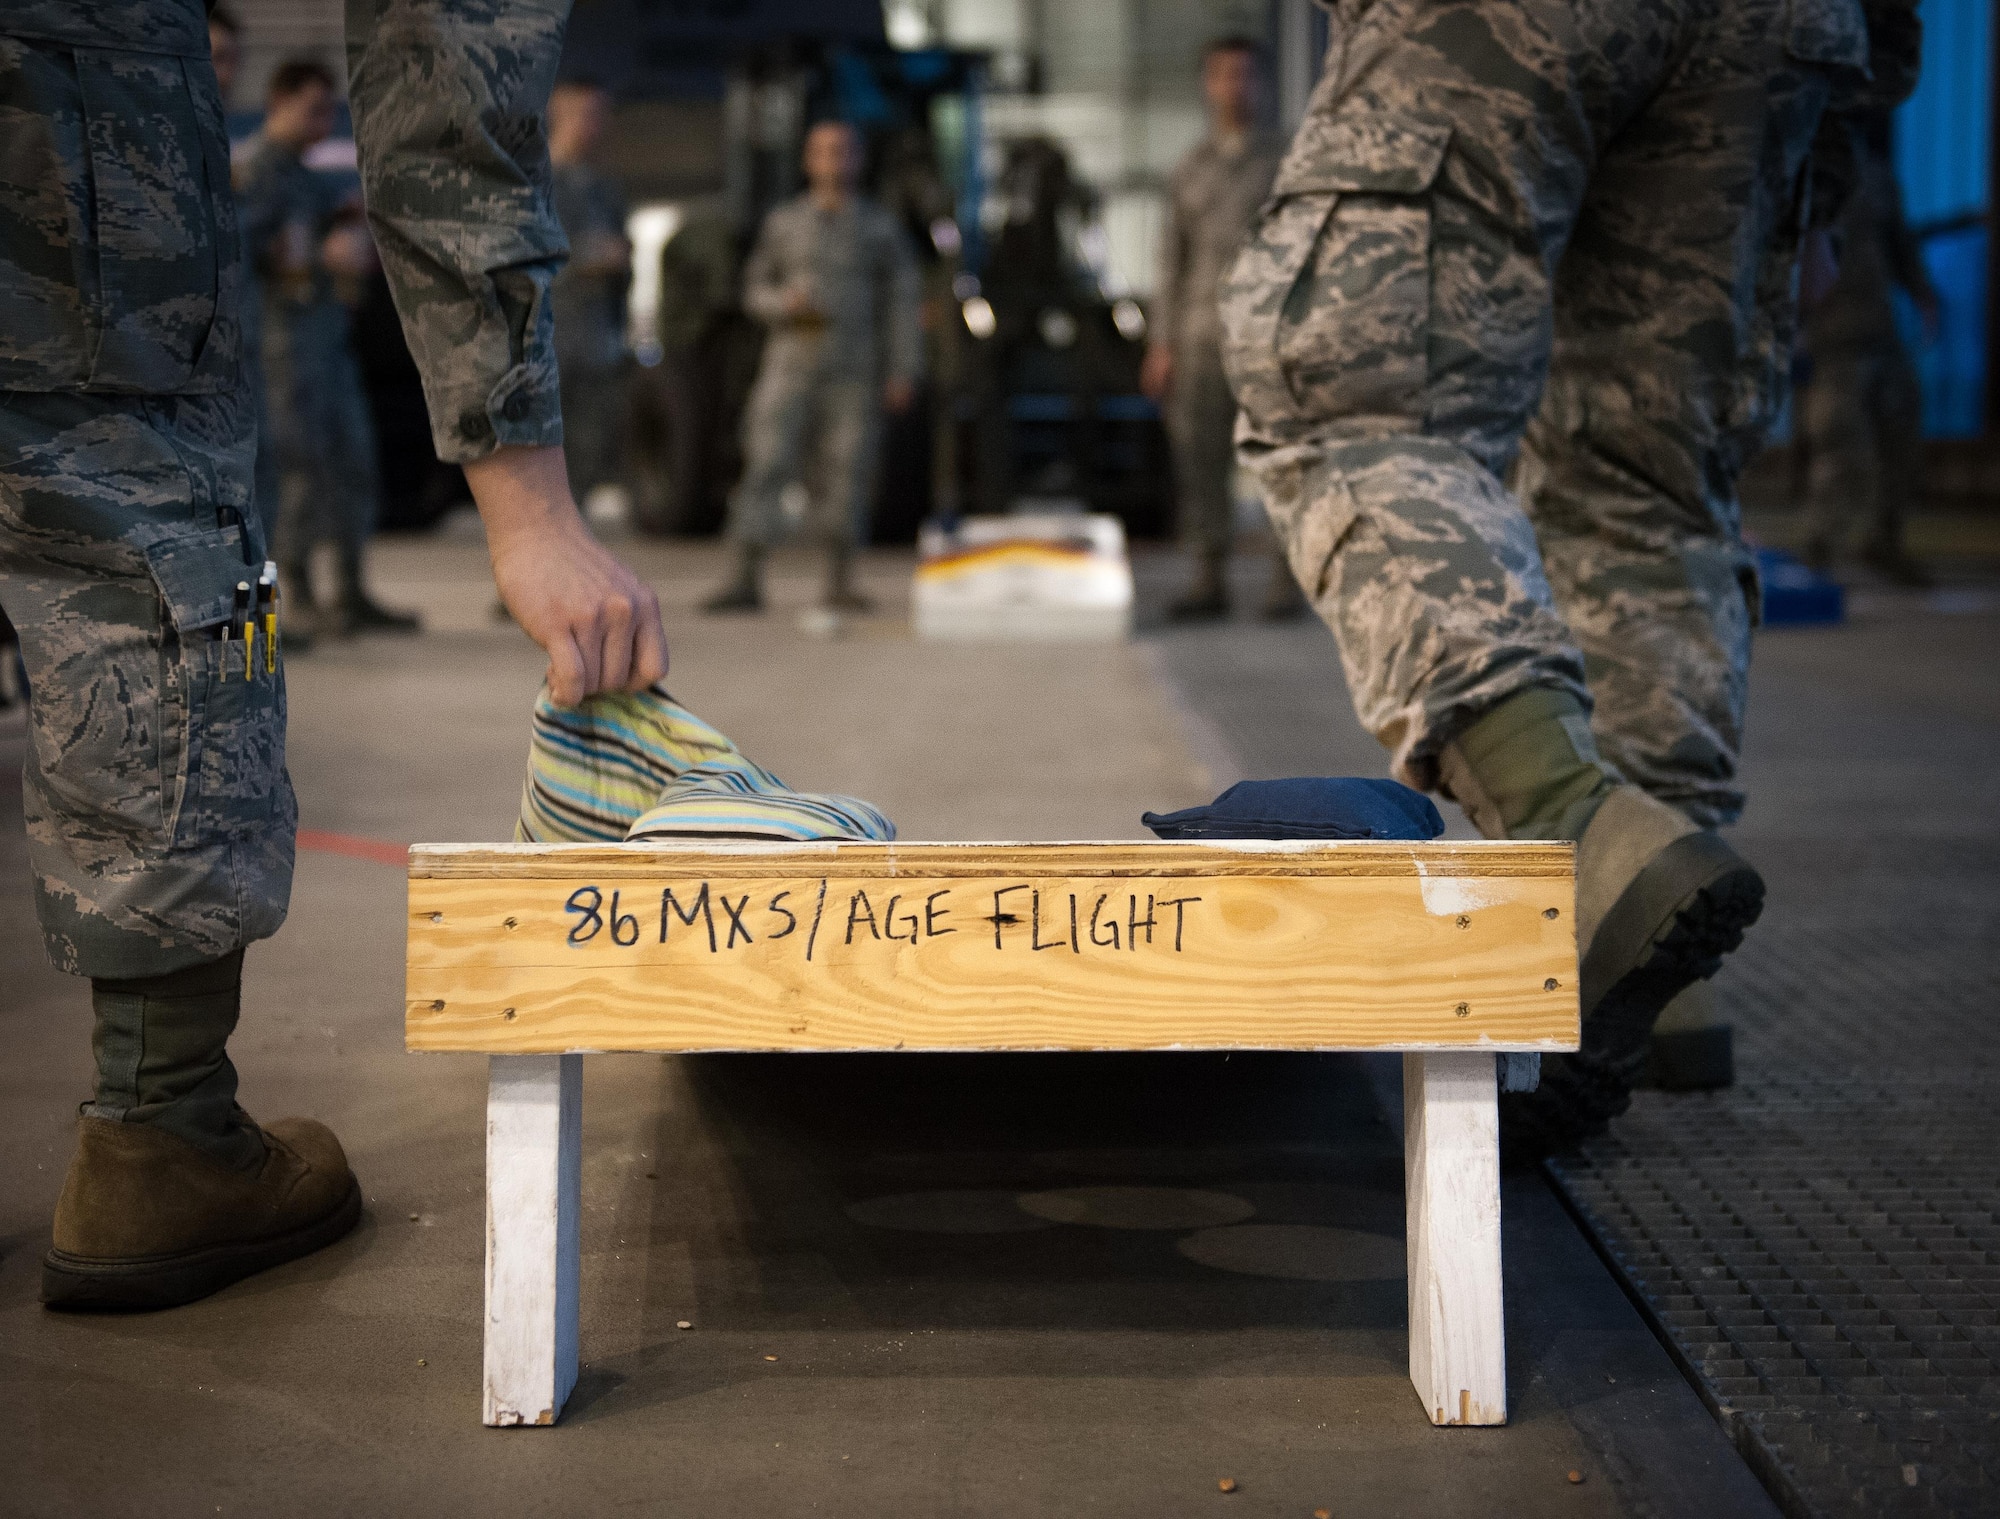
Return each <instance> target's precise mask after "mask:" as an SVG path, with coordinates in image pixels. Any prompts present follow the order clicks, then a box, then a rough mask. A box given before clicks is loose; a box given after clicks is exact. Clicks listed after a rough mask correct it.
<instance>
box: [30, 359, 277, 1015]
mask: <svg viewBox="0 0 2000 1519" xmlns="http://www.w3.org/2000/svg"><path fill="white" fill-rule="evenodd" d="M253 427H254V423H253V420H252V415H251V412H250V408H249V405H248V402H247V400H246V399H245V398H243V397H242V396H241V395H240V394H238V395H218V396H204V397H181V398H169V399H161V400H144V399H136V398H125V397H100V396H82V395H28V394H24V393H20V392H15V393H13V394H10V395H7V396H5V397H4V398H0V603H4V605H5V606H6V608H7V610H8V613H9V615H10V616H11V617H12V618H13V619H14V621H15V623H16V624H17V625H18V626H19V628H20V630H21V638H22V654H23V657H24V659H25V661H26V664H27V668H28V674H29V680H30V683H31V702H30V719H29V740H30V751H29V763H28V765H27V766H26V768H25V771H24V774H23V780H22V785H23V791H24V793H25V804H26V806H25V810H26V813H27V827H28V849H29V859H30V862H31V864H32V866H33V869H34V872H35V878H36V907H37V911H38V914H39V917H40V920H41V926H42V932H43V938H44V942H45V944H46V946H47V949H48V954H49V957H50V959H51V960H52V961H53V962H54V963H55V965H56V966H57V968H58V969H61V970H65V971H69V972H72V973H74V974H78V975H88V976H107V977H134V976H153V975H162V974H165V973H167V972H169V971H174V970H179V969H182V968H184V967H186V966H189V965H194V964H198V963H201V962H203V961H207V960H213V959H218V958H220V957H221V956H223V955H226V954H229V953H230V952H232V951H234V950H236V949H239V948H241V947H242V946H244V945H245V944H247V943H249V942H251V941H252V940H255V939H260V938H264V937H266V936H268V935H270V934H272V933H274V932H276V931H277V928H278V926H279V925H280V924H281V923H282V922H283V921H284V917H285V909H286V905H287V903H288V901H289V898H290V894H291V875H292V848H293V832H294V826H295V823H296V820H297V813H296V808H295V805H294V802H293V799H292V791H291V783H290V781H289V779H288V778H287V776H286V774H285V762H284V735H285V695H284V680H283V672H282V667H281V668H280V671H279V673H278V674H276V675H266V674H264V673H263V670H262V660H261V654H262V650H261V648H260V650H259V656H260V657H259V662H258V671H257V675H256V678H255V679H253V680H250V681H245V680H244V678H243V668H242V663H241V661H242V645H241V644H240V643H235V642H231V643H227V644H225V643H223V642H221V641H219V640H217V639H216V638H214V637H213V631H214V627H215V625H216V624H217V623H218V622H220V621H221V620H222V619H224V618H225V617H227V615H228V610H229V605H230V592H231V589H232V588H233V587H234V585H235V584H236V582H237V581H239V580H241V579H246V578H250V579H254V575H255V572H254V569H253V568H252V566H253V565H255V564H260V563H261V561H262V557H263V554H264V546H263V537H262V532H261V528H259V527H258V526H257V525H256V523H255V518H254V512H253V511H252V509H251V497H250V476H251V469H252V449H253V438H254V432H253ZM243 519H248V521H249V523H250V529H251V530H250V534H249V538H248V540H247V541H246V539H245V536H244V531H243V528H242V527H240V526H238V525H236V524H237V522H238V521H239V520H243ZM219 522H220V524H221V525H218V523H219Z"/></svg>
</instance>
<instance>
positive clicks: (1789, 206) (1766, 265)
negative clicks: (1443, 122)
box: [1514, 3, 1829, 827]
mask: <svg viewBox="0 0 2000 1519" xmlns="http://www.w3.org/2000/svg"><path fill="white" fill-rule="evenodd" d="M1810 11H1811V7H1810V6H1799V7H1794V8H1793V9H1792V10H1791V11H1789V12H1788V11H1785V10H1782V9H1774V8H1772V7H1767V6H1758V5H1752V4H1748V3H1736V4H1723V5H1720V6H1717V7H1715V8H1714V13H1713V15H1712V16H1711V17H1709V18H1707V19H1706V20H1705V22H1704V24H1703V26H1702V27H1701V28H1700V29H1699V30H1697V31H1696V32H1695V33H1694V34H1693V35H1692V36H1691V37H1690V38H1689V42H1690V46H1688V47H1687V49H1686V50H1685V51H1684V52H1683V53H1682V54H1681V55H1680V57H1679V58H1678V59H1677V61H1676V64H1675V67H1674V69H1673V70H1672V71H1671V72H1670V73H1669V75H1668V76H1667V78H1666V79H1665V80H1664V81H1663V82H1662V84H1661V86H1660V88H1659V89H1658V90H1657V91H1656V92H1655V93H1654V94H1653V95H1652V97H1651V98H1650V99H1649V100H1648V101H1647V102H1646V105H1645V108H1644V109H1643V110H1642V111H1641V112H1640V113H1639V114H1638V115H1637V116H1636V117H1634V118H1633V119H1632V120H1630V121H1629V122H1627V123H1626V124H1625V125H1624V126H1623V128H1622V129H1621V130H1620V132H1619V133H1618V135H1617V136H1616V137H1615V138H1614V139H1613V140H1612V141H1611V142H1610V144H1609V145H1608V146H1607V147H1606V149H1605V150H1604V152H1603V154H1602V156H1601V157H1600V158H1599V160H1598V163H1597V166H1596V170H1595V172H1594V173H1593V175H1592V178H1591V184H1590V188H1589V190H1588V192H1587V193H1586V195H1585V197H1584V201H1583V204H1582V206H1581V208H1580V210H1579V213H1578V216H1577V219H1576V224H1575V228H1574V230H1573V232H1572V234H1571V237H1570V243H1569V248H1568V251H1567V252H1566V254H1565V256H1564V258H1563V262H1562V264H1561V266H1560V268H1559V269H1558V271H1557V278H1556V290H1555V344H1554V354H1553V359H1552V363H1551V366H1550V372H1549V380H1548V386H1547V389H1546V391H1545V393H1544V395H1543V398H1542V403H1541V407H1540V409H1539V411H1538V412H1537V414H1536V417H1535V419H1534V421H1533V423H1532V424H1531V425H1530V427H1529V429H1528V433H1527V438H1526V444H1525V447H1524V449H1523V452H1522V454H1521V458H1520V464H1519V468H1518V470H1517V472H1516V475H1515V480H1514V484H1515V485H1516V487H1517V488H1518V490H1519V492H1520V495H1521V498H1522V500H1523V501H1524V502H1525V503H1526V505H1527V508H1528V511H1529V515H1530V517H1531V518H1532V519H1533V521H1534V524H1535V529H1536V533H1537V536H1538V538H1539V540H1540V543H1541V549H1542V559H1543V563H1544V565H1545V566H1546V568H1547V570H1548V575H1549V580H1550V582H1551V584H1552V586H1553V588H1554V591H1555V596H1556V604H1557V606H1558V607H1559V608H1560V610H1561V612H1562V614H1563V617H1564V620H1565V621H1566V622H1567V623H1568V624H1569V628H1570V631H1571V633H1572V634H1573V635H1574V636H1575V638H1576V641H1577V644H1578V647H1579V648H1581V649H1582V651H1583V655H1584V662H1585V668H1586V671H1587V673H1588V678H1589V683H1590V689H1591V694H1592V696H1593V698H1594V700H1595V710H1594V712H1593V716H1592V726H1593V729H1594V731H1595V733H1596V736H1597V740H1598V747H1599V749H1600V751H1601V752H1602V753H1603V755H1604V757H1605V758H1606V759H1607V760H1609V761H1610V762H1611V763H1612V764H1613V765H1614V766H1616V767H1617V768H1618V769H1619V770H1620V771H1621V772H1622V773H1623V774H1624V775H1625V777H1626V778H1627V779H1628V780H1631V781H1633V782H1635V783H1636V784H1638V785H1641V786H1643V787H1645V788H1646V790H1647V791H1649V792H1651V793H1652V794H1653V795H1655V796H1657V797H1659V798H1660V799H1661V800H1662V801H1666V802H1669V803H1672V804H1673V805H1675V806H1677V807H1679V808H1681V809H1682V810H1683V811H1684V812H1686V813H1687V814H1688V815H1689V816H1690V817H1691V818H1693V819H1694V820H1695V821H1696V822H1698V823H1700V824H1702V825H1704V826H1708V827H1714V826H1717V825H1720V824H1723V823H1727V822H1733V821H1734V820H1735V819H1736V818H1737V817H1738V816H1739V815H1740V814H1741V812H1742V810H1743V805H1744V794H1743V791H1742V787H1741V784H1740V782H1739V778H1738V763H1739V757H1740V754H1741V750H1742V742H1743V723H1744V711H1745V705H1746V701H1747V696H1748V683H1749V669H1750V638H1751V629H1752V626H1753V624H1754V622H1755V620H1756V617H1757V615H1758V609H1759V596H1760V593H1759V588H1758V584H1757V570H1756V560H1755V558H1754V556H1753V555H1752V554H1751V552H1750V550H1749V549H1748V548H1747V547H1746V546H1745V544H1744V542H1743V539H1742V519H1741V510H1740V507H1739V505H1738V501H1737V494H1736V488H1737V479H1738V477H1739V475H1740V474H1741V472H1742V468H1743V464H1744V461H1745V460H1746V459H1748V458H1749V457H1750V456H1751V455H1752V454H1753V453H1755V452H1756V450H1758V449H1759V448H1761V447H1762V446H1763V442H1764V439H1765V436H1766V434H1767V433H1768V431H1769V429H1770V426H1771V424H1772V423H1773V421H1775V419H1776V417H1777V413H1778V411H1779V409H1780V407H1781V405H1782V403H1783V397H1784V394H1785V391H1786V388H1787V386H1788V384H1789V378H1790V362H1791V353H1792V346H1793V337H1794V332H1795V325H1796V310H1795V305H1796V303H1795V299H1794V295H1793V279H1794V274H1793V271H1794V269H1795V267H1796V264H1797V254H1798V247H1799V240H1800V238H1801V236H1802V235H1803V231H1804V223H1805V218H1806V216H1807V213H1808V210H1809V207H1808V206H1807V205H1806V204H1805V194H1806V192H1805V188H1804V186H1805V181H1806V178H1807V168H1808V154H1809V150H1810V147H1811V143H1812V138H1813V134H1814V132H1815V130H1816V128H1817V126H1818V122H1819V117H1820V113H1821V110H1822V108H1823V106H1824V104H1825V101H1826V97H1827V93H1828V84H1829V81H1828V78H1827V76H1826V75H1825V74H1824V73H1823V72H1821V71H1820V70H1817V69H1814V68H1812V67H1809V66H1807V65H1804V64H1802V63H1800V62H1799V61H1798V60H1796V59H1795V58H1794V57H1793V56H1792V54H1791V51H1790V47H1789V45H1788V44H1789V36H1788V33H1787V30H1786V24H1787V21H1788V19H1789V18H1792V17H1796V16H1800V15H1809V14H1810Z"/></svg>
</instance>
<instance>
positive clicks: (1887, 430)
mask: <svg viewBox="0 0 2000 1519" xmlns="http://www.w3.org/2000/svg"><path fill="white" fill-rule="evenodd" d="M1923 413H1924V397H1923V389H1922V386H1921V385H1920V384H1919V382H1918V380H1917V372H1916V368H1915V366H1914V365H1912V364H1911V363H1910V357H1909V355H1908V354H1906V353H1905V352H1904V351H1903V349H1902V346H1901V345H1900V344H1897V345H1894V346H1893V347H1890V348H1887V349H1882V350H1878V351H1876V352H1874V353H1855V354H1845V353H1843V354H1835V355H1828V356H1826V357H1824V358H1820V359H1817V360H1816V361H1815V363H1814V366H1813V379H1812V383H1811V384H1810V385H1808V386H1807V387H1806V388H1805V389H1804V390H1802V391H1800V392H1799V407H1798V419H1799V427H1800V430H1801V431H1802V432H1803V433H1804V434H1805V440H1806V456H1807V459H1808V461H1809V463H1808V472H1809V473H1808V485H1807V499H1808V501H1809V502H1810V514H1811V532H1812V536H1813V538H1814V539H1815V540H1816V541H1818V542H1820V543H1823V544H1824V545H1825V546H1826V548H1827V550H1828V551H1829V552H1831V553H1834V554H1839V553H1841V552H1843V551H1844V550H1846V549H1848V548H1850V547H1851V546H1852V543H1851V540H1852V539H1853V536H1854V524H1855V523H1856V522H1857V521H1860V522H1865V523H1866V524H1867V538H1866V540H1865V541H1866V542H1867V543H1868V545H1869V546H1871V547H1878V548H1897V547H1900V546H1901V544H1902V541H1903V519H1904V517H1905V516H1906V515H1907V514H1908V510H1909V503H1910V495H1911V492H1912V491H1913V490H1914V489H1915V487H1916V483H1917V481H1918V479H1919V478H1920V474H1921V470H1922V466H1923V419H1924V417H1923Z"/></svg>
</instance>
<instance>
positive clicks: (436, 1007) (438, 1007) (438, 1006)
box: [431, 997, 444, 1013]
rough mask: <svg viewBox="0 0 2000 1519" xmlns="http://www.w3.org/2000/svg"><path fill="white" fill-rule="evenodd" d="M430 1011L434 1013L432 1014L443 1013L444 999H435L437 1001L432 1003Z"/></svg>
mask: <svg viewBox="0 0 2000 1519" xmlns="http://www.w3.org/2000/svg"><path fill="white" fill-rule="evenodd" d="M431 1011H432V1012H434V1013H441V1012H443V1011H444V998H442V997H440V998H438V999H437V1001H435V1002H433V1003H432V1004H431Z"/></svg>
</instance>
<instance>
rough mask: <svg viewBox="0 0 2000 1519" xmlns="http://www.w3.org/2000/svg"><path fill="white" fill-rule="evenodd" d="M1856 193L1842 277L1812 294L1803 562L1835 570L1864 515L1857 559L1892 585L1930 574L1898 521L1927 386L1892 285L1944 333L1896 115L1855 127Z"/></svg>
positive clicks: (1919, 458)
mask: <svg viewBox="0 0 2000 1519" xmlns="http://www.w3.org/2000/svg"><path fill="white" fill-rule="evenodd" d="M1857 137H1858V139H1859V142H1858V146H1857V149H1856V155H1857V157H1856V170H1857V178H1856V182H1855V189H1854V198H1853V199H1852V200H1851V201H1849V202H1848V206H1847V210H1846V211H1845V212H1844V213H1842V215H1841V218H1840V225H1839V227H1838V229H1837V233H1838V247H1839V270H1840V273H1839V277H1838V278H1837V279H1836V280H1835V281H1834V282H1833V286H1832V288H1831V289H1830V290H1829V291H1827V293H1826V295H1825V296H1824V298H1823V299H1821V300H1819V301H1818V302H1807V303H1806V311H1805V323H1804V328H1805V342H1804V348H1805V352H1806V354H1807V355H1808V357H1809V358H1810V360H1811V378H1810V380H1809V381H1808V382H1807V383H1806V385H1805V386H1804V388H1803V389H1802V390H1801V391H1800V392H1799V427H1800V430H1801V431H1802V432H1803V433H1804V434H1805V440H1806V461H1807V470H1808V475H1807V480H1808V510H1809V512H1810V514H1811V527H1810V529H1809V533H1810V536H1809V537H1808V539H1807V541H1806V553H1805V557H1806V562H1807V563H1809V564H1810V565H1812V566H1813V567H1814V568H1815V569H1822V570H1823V569H1828V568H1831V567H1832V566H1833V565H1834V564H1836V563H1838V562H1839V560H1840V558H1841V556H1842V555H1843V554H1844V553H1845V552H1846V551H1847V549H1848V544H1849V540H1850V538H1851V536H1852V534H1853V528H1854V523H1855V521H1856V519H1857V518H1858V519H1862V520H1864V521H1865V522H1866V523H1867V526H1868V536H1867V537H1866V538H1864V539H1863V540H1862V543H1861V562H1862V563H1863V564H1865V565H1867V566H1868V567H1869V568H1870V569H1873V570H1875V571H1876V572H1877V573H1878V574H1880V575H1882V576H1883V577H1885V578H1886V579H1888V580H1891V581H1893V582H1894V583H1895V584H1897V585H1903V586H1913V587H1921V586H1927V585H1929V584H1930V583H1931V577H1930V575H1929V574H1928V573H1927V572H1926V571H1925V569H1924V567H1923V566H1922V565H1921V564H1919V563H1917V561H1916V560H1914V559H1912V558H1911V557H1910V554H1909V551H1908V550H1907V549H1906V548H1905V547H1904V546H1903V523H1904V519H1905V518H1906V516H1907V515H1908V512H1909V505H1910V501H1911V498H1912V497H1913V496H1914V495H1916V493H1917V492H1918V490H1919V489H1920V488H1921V485H1922V480H1923V464H1924V458H1923V424H1924V394H1923V389H1922V387H1921V386H1920V385H1919V383H1918V381H1917V369H1916V365H1914V364H1913V363H1911V362H1910V355H1909V351H1908V350H1907V349H1906V348H1905V347H1904V346H1903V336H1902V333H1901V332H1900V331H1898V330H1897V325H1896V304H1895V293H1896V292H1897V291H1898V290H1901V291H1904V292H1905V293H1906V294H1907V295H1908V296H1909V297H1910V300H1911V301H1912V302H1913V303H1914V304H1915V306H1916V308H1917V314H1918V316H1919V317H1920V318H1921V319H1922V321H1923V325H1924V331H1925V332H1926V333H1927V334H1929V335H1932V336H1935V335H1936V333H1937V330H1938V320H1939V318H1938V311H1939V306H1938V293H1937V288H1936V287H1935V286H1934V285H1933V284H1932V283H1931V277H1930V272H1929V271H1928V270H1927V269H1925V268H1924V259H1923V253H1922V251H1921V250H1920V249H1919V248H1918V246H1917V240H1916V238H1915V237H1913V236H1911V234H1910V228H1909V223H1907V222H1906V221H1905V220H1904V219H1903V194H1902V190H1901V188H1900V187H1899V186H1898V185H1897V183H1896V169H1895V165H1894V164H1893V163H1891V162H1890V158H1889V117H1888V116H1887V115H1886V114H1882V115H1878V116H1875V117H1873V118H1871V119H1870V120H1869V121H1867V122H1866V123H1864V124H1863V125H1862V127H1861V129H1860V131H1859V132H1858V133H1857Z"/></svg>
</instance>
